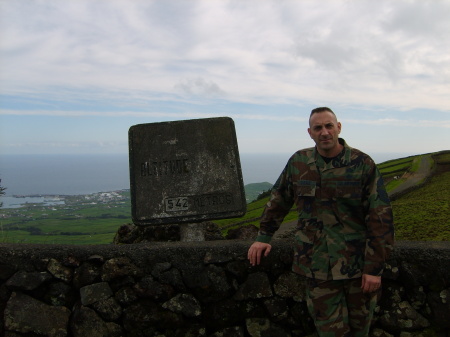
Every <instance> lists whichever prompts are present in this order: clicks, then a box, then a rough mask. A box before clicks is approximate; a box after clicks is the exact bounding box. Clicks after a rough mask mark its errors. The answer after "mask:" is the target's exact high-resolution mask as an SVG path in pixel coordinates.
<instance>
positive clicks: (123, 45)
mask: <svg viewBox="0 0 450 337" xmlns="http://www.w3.org/2000/svg"><path fill="white" fill-rule="evenodd" d="M449 17H450V1H439V0H433V1H426V0H417V1H414V0H407V1H405V0H396V1H392V0H389V1H384V0H381V1H372V0H358V1H356V0H355V1H349V0H347V1H338V0H336V1H308V0H305V1H285V0H274V1H269V0H268V1H264V0H258V1H256V0H248V1H242V0H238V1H234V0H232V1H219V0H210V1H203V0H197V1H196V0H189V1H187V0H180V1H175V0H166V1H151V0H146V1H143V0H142V1H139V0H135V1H128V0H116V1H115V0H108V1H107V0H89V1H86V0H67V1H55V0H42V1H33V0H16V1H12V0H0V155H5V154H62V153H64V154H81V153H83V154H84V153H92V154H101V153H128V129H129V128H130V127H131V126H132V125H136V124H142V123H155V122H162V121H174V120H186V119H195V118H210V117H223V116H227V117H231V118H232V119H233V120H234V123H235V127H236V134H237V140H238V146H239V151H240V152H241V153H260V154H263V153H293V152H295V151H296V150H298V149H301V148H305V147H310V146H313V142H312V140H311V139H310V137H309V135H308V133H307V128H308V118H309V113H310V111H311V110H312V109H313V108H315V107H319V106H328V107H330V108H332V109H333V110H334V112H335V113H336V115H337V117H338V119H339V121H340V122H341V123H342V133H341V136H342V137H343V138H344V139H345V140H346V141H347V143H348V144H349V145H350V146H353V147H356V148H359V149H361V150H363V151H364V152H366V153H368V154H369V155H370V154H376V153H391V154H392V155H393V156H394V157H395V156H397V154H421V153H429V152H435V151H440V150H448V149H450V20H449V19H448V18H449Z"/></svg>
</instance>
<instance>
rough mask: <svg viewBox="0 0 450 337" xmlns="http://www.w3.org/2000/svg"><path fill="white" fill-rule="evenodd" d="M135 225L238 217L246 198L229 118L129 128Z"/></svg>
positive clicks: (232, 124) (233, 130)
mask: <svg viewBox="0 0 450 337" xmlns="http://www.w3.org/2000/svg"><path fill="white" fill-rule="evenodd" d="M129 156H130V187H131V203H132V218H133V222H134V223H135V224H136V225H154V224H169V223H170V224H173V223H185V222H201V221H206V220H212V219H221V218H232V217H239V216H242V215H244V214H245V210H246V200H245V193H244V185H243V180H242V172H241V164H240V159H239V152H238V146H237V140H236V133H235V129H234V122H233V120H232V119H231V118H228V117H219V118H205V119H193V120H184V121H174V122H162V123H149V124H139V125H134V126H132V127H131V128H130V130H129Z"/></svg>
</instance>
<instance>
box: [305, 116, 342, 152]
mask: <svg viewBox="0 0 450 337" xmlns="http://www.w3.org/2000/svg"><path fill="white" fill-rule="evenodd" d="M308 133H309V135H310V137H311V138H312V139H313V140H314V142H315V143H316V146H317V151H319V153H320V154H321V155H322V156H325V157H334V156H337V155H338V154H339V152H341V150H342V145H341V144H339V134H340V133H341V123H340V122H338V121H337V118H336V115H335V114H334V112H333V111H332V110H331V109H330V108H327V107H320V108H316V109H313V110H312V111H311V115H310V116H309V128H308Z"/></svg>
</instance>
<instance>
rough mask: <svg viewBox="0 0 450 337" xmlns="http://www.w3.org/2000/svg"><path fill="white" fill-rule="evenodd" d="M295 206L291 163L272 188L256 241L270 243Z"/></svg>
mask: <svg viewBox="0 0 450 337" xmlns="http://www.w3.org/2000/svg"><path fill="white" fill-rule="evenodd" d="M293 204H294V192H293V188H292V182H291V179H290V172H289V162H288V164H287V165H286V167H285V168H284V170H283V172H282V173H281V175H280V177H279V178H278V180H277V182H276V183H275V185H274V186H273V188H272V193H271V196H270V200H269V201H268V202H267V204H266V206H265V208H264V211H263V214H262V217H261V221H260V229H259V232H258V236H257V237H256V241H259V242H265V243H269V242H270V240H271V239H272V236H273V234H274V233H275V232H276V231H277V230H278V228H280V225H281V223H282V222H283V219H284V217H285V216H286V214H288V213H289V211H290V209H291V208H292V205H293Z"/></svg>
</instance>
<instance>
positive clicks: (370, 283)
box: [361, 274, 381, 293]
mask: <svg viewBox="0 0 450 337" xmlns="http://www.w3.org/2000/svg"><path fill="white" fill-rule="evenodd" d="M380 287H381V276H373V275H368V274H363V276H362V283H361V289H362V290H363V292H364V293H371V292H374V291H378V289H380Z"/></svg>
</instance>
